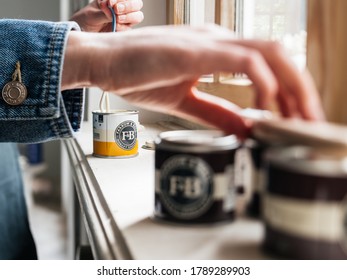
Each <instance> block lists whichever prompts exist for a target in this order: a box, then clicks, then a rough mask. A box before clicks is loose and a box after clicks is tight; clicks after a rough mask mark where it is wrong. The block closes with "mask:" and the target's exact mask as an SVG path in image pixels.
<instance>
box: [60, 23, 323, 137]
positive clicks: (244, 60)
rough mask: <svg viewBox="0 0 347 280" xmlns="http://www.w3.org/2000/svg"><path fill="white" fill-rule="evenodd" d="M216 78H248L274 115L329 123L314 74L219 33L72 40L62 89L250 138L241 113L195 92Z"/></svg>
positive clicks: (276, 51)
mask: <svg viewBox="0 0 347 280" xmlns="http://www.w3.org/2000/svg"><path fill="white" fill-rule="evenodd" d="M216 72H230V73H235V72H242V73H245V74H247V75H248V77H249V78H250V79H251V80H252V81H253V85H254V89H255V91H256V93H257V106H258V107H259V108H262V109H267V108H268V106H269V105H270V104H271V103H272V102H273V101H276V102H277V104H278V105H279V108H280V109H281V112H282V114H283V115H284V116H286V117H298V116H299V117H301V118H304V119H310V120H315V119H322V118H324V116H323V110H322V107H321V103H320V99H319V96H318V93H317V90H316V87H315V85H314V83H313V81H312V79H311V77H310V75H309V73H308V72H304V73H300V72H299V71H298V70H297V68H296V67H295V66H294V64H293V63H292V61H291V60H290V59H289V58H288V56H287V55H286V52H285V51H284V50H283V48H282V47H281V46H280V45H279V44H278V43H274V42H268V41H257V40H237V39H235V38H234V35H233V33H232V32H230V31H228V30H226V29H224V28H220V27H217V26H209V27H204V28H202V27H199V28H192V27H187V26H177V27H172V26H165V27H146V28H140V29H136V30H133V31H130V32H124V33H116V34H112V33H104V34H88V33H84V32H71V33H70V36H69V40H68V49H67V52H66V57H65V64H64V70H63V81H62V83H63V84H62V86H63V87H65V88H75V87H78V86H98V87H100V88H101V89H103V90H106V91H111V92H114V93H116V94H117V95H120V96H122V97H123V98H125V99H126V100H128V101H129V102H131V103H133V104H136V105H139V106H141V107H145V108H148V109H151V110H155V111H160V112H165V113H170V114H175V115H178V116H181V117H184V118H187V119H191V120H194V121H199V122H202V123H204V124H209V125H212V126H214V127H217V128H219V129H222V130H223V131H224V132H226V133H228V134H230V133H235V134H237V135H238V136H239V137H241V138H244V137H246V136H247V134H248V132H249V124H248V123H247V122H246V121H245V120H244V119H243V118H242V117H241V116H240V115H239V114H238V113H239V110H240V109H239V108H238V107H237V106H235V105H234V104H232V103H231V102H228V101H226V100H224V99H221V98H217V97H214V96H211V95H208V94H204V93H202V92H199V91H198V90H197V89H196V88H195V87H194V85H195V84H196V82H197V80H198V79H199V77H200V76H201V75H203V74H209V73H216Z"/></svg>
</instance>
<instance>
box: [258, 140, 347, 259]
mask: <svg viewBox="0 0 347 280" xmlns="http://www.w3.org/2000/svg"><path fill="white" fill-rule="evenodd" d="M265 161H266V173H267V175H266V176H267V184H266V189H265V195H264V201H263V207H264V209H263V213H264V222H265V241H264V248H265V249H266V250H267V251H269V252H272V253H275V254H279V255H281V256H283V257H285V258H291V259H292V258H294V259H347V158H346V157H345V156H341V154H340V153H335V151H333V150H322V149H318V148H316V149H313V148H308V147H298V146H294V147H288V148H284V149H272V150H269V151H268V152H267V154H266V156H265Z"/></svg>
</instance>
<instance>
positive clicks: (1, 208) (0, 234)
mask: <svg viewBox="0 0 347 280" xmlns="http://www.w3.org/2000/svg"><path fill="white" fill-rule="evenodd" d="M0 159H1V168H0V260H10V259H12V260H13V259H21V260H24V259H37V254H36V249H35V243H34V240H33V237H32V235H31V232H30V228H29V223H28V217H27V209H26V204H25V200H24V191H23V184H22V176H21V171H20V168H19V165H18V160H17V159H18V151H17V147H16V145H15V144H10V143H0Z"/></svg>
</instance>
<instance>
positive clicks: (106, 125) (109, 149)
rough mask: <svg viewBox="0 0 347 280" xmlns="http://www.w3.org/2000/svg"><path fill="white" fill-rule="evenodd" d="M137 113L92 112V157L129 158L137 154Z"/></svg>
mask: <svg viewBox="0 0 347 280" xmlns="http://www.w3.org/2000/svg"><path fill="white" fill-rule="evenodd" d="M137 127H138V111H126V110H124V111H111V112H108V113H104V112H100V111H94V112H93V155H94V156H98V157H131V156H136V155H137V153H138V139H137Z"/></svg>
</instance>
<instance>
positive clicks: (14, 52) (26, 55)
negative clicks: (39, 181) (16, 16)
mask: <svg viewBox="0 0 347 280" xmlns="http://www.w3.org/2000/svg"><path fill="white" fill-rule="evenodd" d="M71 29H77V30H79V27H78V25H77V24H76V23H73V22H65V23H53V22H46V21H30V20H10V19H3V20H0V38H1V40H0V89H2V88H3V87H4V85H5V84H6V83H7V82H9V81H11V80H12V74H13V72H14V70H15V65H16V62H17V61H19V62H20V63H21V73H22V82H23V83H24V84H25V86H26V87H27V90H28V97H27V99H26V100H25V101H24V102H23V103H22V104H20V105H18V106H11V105H8V104H7V103H5V102H4V101H3V100H2V98H0V131H1V133H0V142H22V143H33V142H41V141H47V140H52V139H59V138H67V137H72V136H73V133H74V132H75V131H78V130H79V128H80V124H81V119H82V111H83V102H84V99H83V89H77V90H70V91H66V92H63V93H62V92H61V90H60V82H61V73H62V67H63V58H64V51H65V46H66V42H67V34H68V32H69V31H70V30H71Z"/></svg>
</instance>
